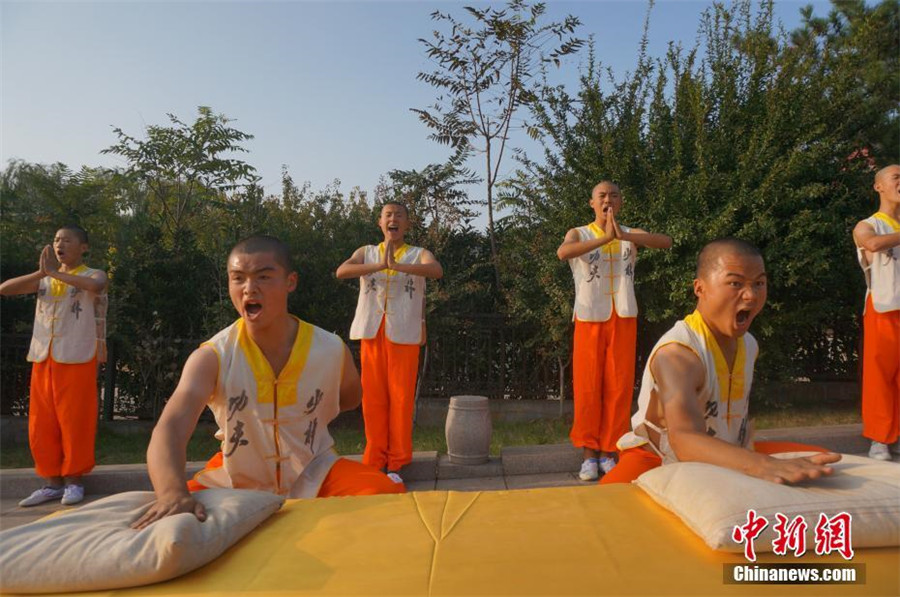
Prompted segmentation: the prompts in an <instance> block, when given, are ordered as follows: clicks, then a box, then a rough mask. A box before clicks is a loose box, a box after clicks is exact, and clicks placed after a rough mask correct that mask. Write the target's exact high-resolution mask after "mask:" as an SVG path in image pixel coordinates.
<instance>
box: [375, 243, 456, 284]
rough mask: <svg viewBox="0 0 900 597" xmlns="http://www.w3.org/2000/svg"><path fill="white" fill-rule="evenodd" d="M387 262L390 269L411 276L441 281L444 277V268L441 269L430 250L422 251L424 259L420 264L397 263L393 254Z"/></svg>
mask: <svg viewBox="0 0 900 597" xmlns="http://www.w3.org/2000/svg"><path fill="white" fill-rule="evenodd" d="M387 262H388V269H392V270H394V271H398V272H402V273H404V274H409V275H411V276H422V277H423V278H431V279H432V280H439V279H440V278H441V277H443V275H444V268H442V267H441V264H440V263H438V260H437V259H435V258H434V255H433V254H432V253H431V251H428V250H423V251H422V259H421V260H420V262H419V263H397V262H396V261H394V256H393V255H392V254H389V255H388V258H387Z"/></svg>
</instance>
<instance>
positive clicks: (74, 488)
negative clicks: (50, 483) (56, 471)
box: [60, 484, 84, 506]
mask: <svg viewBox="0 0 900 597" xmlns="http://www.w3.org/2000/svg"><path fill="white" fill-rule="evenodd" d="M83 499H84V487H83V486H81V485H75V484H70V485H66V490H65V494H64V495H63V498H62V500H60V502H61V503H62V505H63V506H72V505H74V504H77V503H78V502H80V501H81V500H83Z"/></svg>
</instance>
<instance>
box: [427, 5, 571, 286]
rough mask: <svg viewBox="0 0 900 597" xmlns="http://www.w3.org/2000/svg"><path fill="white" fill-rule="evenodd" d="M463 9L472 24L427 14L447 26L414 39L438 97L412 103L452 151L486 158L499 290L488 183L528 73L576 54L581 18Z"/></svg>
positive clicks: (527, 86)
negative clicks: (429, 64)
mask: <svg viewBox="0 0 900 597" xmlns="http://www.w3.org/2000/svg"><path fill="white" fill-rule="evenodd" d="M465 11H466V12H467V13H468V15H469V17H470V18H471V20H472V21H473V22H472V23H471V24H468V23H466V22H463V21H462V20H459V19H457V18H456V17H454V16H452V15H450V14H447V13H441V12H439V11H435V12H434V13H432V15H431V17H432V19H433V20H435V21H437V22H439V23H443V24H446V25H447V26H449V28H450V31H449V33H444V32H441V31H437V30H435V31H434V33H433V37H432V39H420V40H419V41H420V42H421V43H422V44H423V45H424V46H425V48H426V54H427V55H428V57H429V58H431V59H432V60H433V61H434V62H435V63H436V65H435V69H434V70H433V71H431V72H420V73H419V75H418V79H419V80H421V81H424V82H426V83H428V84H429V85H431V86H432V87H434V88H435V89H437V90H438V91H439V93H440V94H441V95H439V96H438V98H437V102H436V103H435V104H434V105H433V106H431V107H429V108H428V109H413V112H415V113H417V114H418V115H419V118H420V120H421V121H422V122H423V123H425V125H426V126H427V127H428V128H430V129H431V130H432V131H433V132H432V134H431V136H430V138H431V139H433V140H435V141H437V142H439V143H442V144H446V145H450V146H452V147H454V148H456V149H461V148H462V149H467V148H472V149H473V150H474V151H476V152H478V153H480V154H482V155H483V156H484V160H485V178H484V182H485V191H486V198H485V205H486V206H487V210H488V235H489V237H490V242H491V260H492V263H493V266H494V272H495V282H496V285H497V289H498V290H499V289H500V269H499V263H498V261H497V255H498V247H497V239H496V234H495V226H494V196H493V193H494V186H495V185H496V184H497V182H498V179H499V174H500V165H501V164H502V162H503V157H504V153H505V150H506V144H507V141H508V140H509V132H510V129H511V128H512V126H513V116H514V115H515V113H516V112H517V110H518V109H519V108H521V107H522V106H526V105H528V104H530V103H531V102H532V101H533V99H534V97H535V96H534V93H533V91H532V85H533V81H532V79H533V77H534V76H535V75H536V74H537V73H536V69H537V68H538V65H539V63H541V62H546V61H551V62H553V63H555V64H557V65H559V63H560V58H561V57H563V56H566V55H568V54H571V53H573V52H576V51H577V50H578V49H579V48H580V47H581V45H582V43H583V42H582V40H579V39H577V38H575V37H573V36H572V34H573V33H574V31H575V29H576V28H577V27H578V25H579V24H580V22H579V20H578V19H577V18H576V17H573V16H571V15H570V16H567V17H566V18H565V19H564V20H563V21H562V22H560V23H546V24H544V23H541V19H542V17H543V15H544V13H545V11H546V6H545V5H544V4H543V3H538V4H533V5H529V4H528V3H527V2H525V0H510V1H509V2H508V4H507V5H506V8H504V9H502V10H497V9H493V8H486V9H483V10H482V9H477V8H473V7H470V6H467V7H465Z"/></svg>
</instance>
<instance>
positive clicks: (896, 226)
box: [872, 211, 900, 232]
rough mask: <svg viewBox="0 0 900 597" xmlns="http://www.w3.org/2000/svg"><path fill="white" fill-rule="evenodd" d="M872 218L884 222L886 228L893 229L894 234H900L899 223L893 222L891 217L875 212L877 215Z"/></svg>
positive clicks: (881, 212)
mask: <svg viewBox="0 0 900 597" xmlns="http://www.w3.org/2000/svg"><path fill="white" fill-rule="evenodd" d="M872 217H873V218H877V219H879V220H881V221H882V222H884V223H885V224H887V225H888V226H890V227H891V228H893V229H894V232H900V222H898V221H897V220H895V219H894V218H892V217H891V216H889V215H887V214H886V213H884V212H883V211H879V212H877V213H876V214H875V215H874V216H872Z"/></svg>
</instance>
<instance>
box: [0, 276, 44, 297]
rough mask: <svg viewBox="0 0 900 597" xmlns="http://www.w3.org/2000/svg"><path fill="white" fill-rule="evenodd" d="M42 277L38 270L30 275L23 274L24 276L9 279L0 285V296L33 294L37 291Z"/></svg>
mask: <svg viewBox="0 0 900 597" xmlns="http://www.w3.org/2000/svg"><path fill="white" fill-rule="evenodd" d="M44 275H45V274H44V272H42V271H41V270H38V271H36V272H33V273H30V274H25V275H24V276H17V277H15V278H10V279H9V280H7V281H6V282H4V283H3V284H0V295H2V296H15V295H17V294H34V293H36V292H37V291H38V287H39V286H40V283H41V278H43V277H44Z"/></svg>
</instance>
